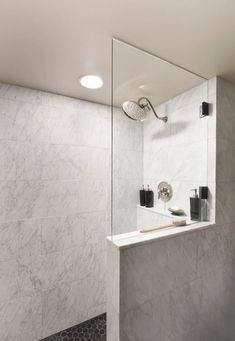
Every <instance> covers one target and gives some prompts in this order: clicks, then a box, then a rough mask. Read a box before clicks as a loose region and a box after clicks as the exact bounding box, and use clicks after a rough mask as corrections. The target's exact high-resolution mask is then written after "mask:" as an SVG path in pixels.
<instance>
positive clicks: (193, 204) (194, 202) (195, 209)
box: [190, 189, 200, 221]
mask: <svg viewBox="0 0 235 341" xmlns="http://www.w3.org/2000/svg"><path fill="white" fill-rule="evenodd" d="M191 191H194V195H193V196H192V197H190V216H191V220H196V221H197V220H199V219H200V199H199V197H198V194H197V189H191Z"/></svg>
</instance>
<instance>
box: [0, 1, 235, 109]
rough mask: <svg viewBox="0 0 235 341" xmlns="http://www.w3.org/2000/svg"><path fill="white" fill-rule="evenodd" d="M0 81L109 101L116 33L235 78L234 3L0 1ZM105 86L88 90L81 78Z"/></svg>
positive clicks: (192, 66)
mask: <svg viewBox="0 0 235 341" xmlns="http://www.w3.org/2000/svg"><path fill="white" fill-rule="evenodd" d="M0 5H1V6H0V81H2V82H9V83H14V84H19V85H23V86H28V87H32V88H37V89H43V90H47V91H51V92H55V93H60V94H65V95H70V96H73V97H78V98H83V99H88V100H92V101H95V102H102V103H110V92H111V90H110V74H111V37H112V36H115V37H117V38H120V39H122V40H125V41H126V42H129V43H132V44H133V45H136V46H138V47H141V48H143V49H145V50H147V51H149V52H152V53H154V54H157V55H158V56H161V57H162V58H165V59H167V60H170V61H172V62H174V63H176V64H179V65H181V66H183V67H185V68H187V69H189V70H192V71H193V72H195V73H198V74H200V75H202V76H204V77H206V78H210V77H212V76H214V75H222V76H224V77H225V78H227V79H229V80H232V81H235V38H234V32H235V1H234V0H178V1H176V0H145V1H139V0H86V1H85V0H20V1H19V0H0ZM84 74H99V75H100V76H101V77H102V78H103V80H104V87H103V88H102V89H99V90H86V89H83V88H82V87H81V86H80V85H79V82H78V78H79V76H80V75H84Z"/></svg>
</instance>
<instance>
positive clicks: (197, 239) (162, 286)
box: [108, 78, 235, 341]
mask: <svg viewBox="0 0 235 341" xmlns="http://www.w3.org/2000/svg"><path fill="white" fill-rule="evenodd" d="M210 85H211V87H212V88H211V90H210V92H209V102H210V103H212V104H213V112H212V113H211V115H210V118H211V120H210V122H211V124H209V125H208V136H210V139H209V141H208V145H209V147H208V165H209V167H210V168H211V169H212V170H213V172H210V170H209V168H208V171H209V177H210V179H212V178H211V177H212V176H213V174H214V171H215V168H214V167H215V166H216V176H215V174H214V176H215V177H214V180H215V181H216V200H215V201H216V205H215V212H216V223H215V224H214V225H210V226H208V227H206V228H202V229H199V230H197V231H190V232H187V233H183V234H181V235H176V236H172V237H169V236H168V237H167V238H166V239H162V240H160V239H158V240H154V239H153V240H152V241H151V242H150V243H140V244H139V245H135V246H134V247H132V246H131V245H130V246H126V247H125V248H119V249H117V247H116V246H115V247H114V246H113V245H112V247H113V248H114V252H112V253H111V252H110V254H109V255H110V256H111V257H110V258H112V259H109V262H110V264H112V266H113V268H112V273H114V267H115V268H116V269H117V272H118V273H117V272H115V276H116V277H118V280H119V282H118V285H119V287H118V289H117V288H116V287H115V286H114V285H113V283H112V280H111V276H110V275H109V274H108V279H109V281H108V283H109V285H111V286H112V288H114V290H113V291H112V290H111V289H110V288H108V292H109V293H110V298H109V303H110V304H109V305H114V307H112V306H111V308H112V309H110V308H109V309H110V313H109V315H108V318H109V319H110V326H112V321H116V324H118V322H119V328H116V327H115V329H114V328H113V329H112V328H111V330H110V331H109V335H110V340H112V341H114V340H115V341H116V340H118V341H119V340H121V341H124V340H128V341H142V340H148V341H157V340H159V341H165V340H167V341H168V340H174V341H199V340H200V341H201V340H213V341H221V340H229V341H230V340H234V339H235V327H234V314H235V296H234V292H235V275H234V274H235V273H234V260H235V211H234V202H235V190H234V186H235V183H234V174H235V162H234V156H235V138H234V129H235V116H234V112H235V85H234V84H231V83H229V82H227V81H224V80H223V79H221V78H216V79H213V80H211V81H210ZM213 89H216V95H214V90H213ZM215 118H216V119H215ZM215 142H216V149H214V148H215ZM210 148H211V149H210ZM213 150H216V158H215V156H213V155H212V153H213ZM211 159H212V160H215V164H214V163H212V162H211V163H210V160H211ZM213 162H214V161H213ZM211 181H212V180H211ZM110 245H111V244H110ZM116 263H117V264H116ZM111 293H112V294H111ZM114 308H115V309H114ZM113 336H114V337H113ZM108 340H109V338H108Z"/></svg>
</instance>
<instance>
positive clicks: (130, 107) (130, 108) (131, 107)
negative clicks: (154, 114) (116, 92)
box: [122, 101, 146, 121]
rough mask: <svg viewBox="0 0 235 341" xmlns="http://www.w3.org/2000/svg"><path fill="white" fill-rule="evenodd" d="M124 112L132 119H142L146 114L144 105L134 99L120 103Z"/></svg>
mask: <svg viewBox="0 0 235 341" xmlns="http://www.w3.org/2000/svg"><path fill="white" fill-rule="evenodd" d="M122 109H123V111H124V114H126V116H127V117H129V118H131V119H132V120H136V121H143V120H144V119H145V116H146V111H145V110H144V107H143V106H141V105H140V104H139V103H137V102H134V101H126V102H124V103H123V104H122Z"/></svg>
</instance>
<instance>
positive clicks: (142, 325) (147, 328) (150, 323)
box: [120, 301, 163, 341]
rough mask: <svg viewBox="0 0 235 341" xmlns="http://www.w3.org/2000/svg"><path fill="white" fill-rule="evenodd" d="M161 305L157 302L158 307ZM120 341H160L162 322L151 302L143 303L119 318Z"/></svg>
mask: <svg viewBox="0 0 235 341" xmlns="http://www.w3.org/2000/svg"><path fill="white" fill-rule="evenodd" d="M160 304H161V303H160V302H158V305H160ZM120 323H121V328H120V336H121V337H120V341H124V340H125V341H126V340H127V341H143V340H144V341H162V340H163V339H162V325H161V323H162V321H161V319H160V318H159V316H158V318H156V315H155V306H154V305H153V303H152V301H147V302H144V303H143V304H141V305H139V306H137V307H136V308H134V309H132V310H130V311H128V312H126V313H124V314H123V315H121V317H120Z"/></svg>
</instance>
